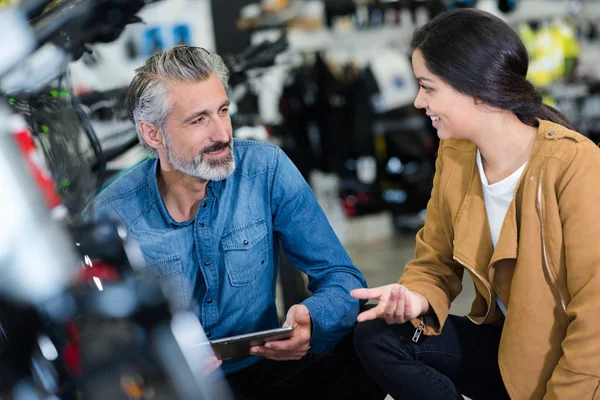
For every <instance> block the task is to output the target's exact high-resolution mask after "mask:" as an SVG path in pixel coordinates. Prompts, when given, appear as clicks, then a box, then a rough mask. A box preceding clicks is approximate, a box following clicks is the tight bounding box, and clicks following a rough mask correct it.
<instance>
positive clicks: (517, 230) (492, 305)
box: [398, 121, 600, 400]
mask: <svg viewBox="0 0 600 400" xmlns="http://www.w3.org/2000/svg"><path fill="white" fill-rule="evenodd" d="M475 156H476V147H475V145H474V144H473V143H472V142H469V141H463V140H459V141H450V140H449V141H442V143H441V145H440V150H439V154H438V160H437V164H436V167H437V171H436V175H435V178H434V185H433V186H434V187H433V191H432V194H431V200H430V201H429V204H428V206H427V221H426V223H425V226H424V228H423V229H421V231H420V232H419V233H418V234H417V245H416V250H415V259H414V260H413V261H411V262H410V263H409V264H408V265H407V266H406V269H405V272H404V274H403V275H402V277H401V278H400V280H399V281H398V282H399V283H400V284H403V285H405V286H406V287H407V288H409V289H410V290H414V291H416V292H418V293H421V294H422V295H423V296H425V298H427V299H428V301H429V303H430V306H431V308H432V310H433V312H434V314H435V317H437V318H425V321H426V323H427V325H426V327H425V331H424V333H425V334H426V335H435V334H439V332H440V331H441V329H442V328H443V325H444V321H445V320H446V318H447V316H448V310H449V308H450V303H451V301H452V300H453V299H454V298H455V297H456V296H457V295H458V294H459V293H460V291H461V290H462V283H461V281H462V275H463V272H464V270H467V271H468V272H469V273H470V275H471V277H472V278H473V282H474V284H475V291H476V298H475V300H474V302H473V305H472V308H471V311H470V313H469V315H468V317H469V318H470V319H471V321H473V322H474V323H475V324H488V323H501V322H502V318H503V316H502V312H501V311H500V310H499V309H498V307H497V305H496V302H495V297H496V295H498V296H499V297H500V299H501V300H502V301H503V303H504V304H505V305H506V306H507V308H508V312H507V315H506V319H505V320H504V325H503V330H502V339H501V342H500V349H499V353H498V358H499V364H500V370H501V373H502V377H503V380H504V384H505V385H506V388H507V390H508V393H509V394H510V396H511V398H512V399H515V400H522V399H523V400H524V399H542V398H543V399H561V400H562V399H600V149H599V148H598V146H596V145H595V144H594V143H592V142H591V141H590V140H588V139H587V138H585V137H584V136H582V135H580V134H578V133H577V132H573V131H571V130H568V129H566V128H564V127H562V126H560V125H557V124H554V123H551V122H548V121H540V126H539V129H538V136H537V138H536V141H535V144H534V148H533V150H532V154H531V156H530V158H529V161H528V163H527V165H526V167H525V170H524V171H523V175H522V177H521V180H520V181H519V183H518V185H517V188H516V191H515V198H514V199H513V202H512V203H511V205H510V207H509V209H508V211H507V213H506V219H505V220H504V225H503V226H502V231H501V233H500V237H499V239H498V243H497V246H496V249H495V251H494V250H493V248H492V242H491V237H490V230H489V226H488V221H487V216H486V209H485V204H484V200H483V193H482V187H481V180H480V177H479V173H478V170H477V165H476V159H475ZM412 322H413V324H415V326H416V324H418V323H419V321H417V320H415V321H412Z"/></svg>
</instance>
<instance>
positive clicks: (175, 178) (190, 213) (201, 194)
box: [156, 165, 208, 222]
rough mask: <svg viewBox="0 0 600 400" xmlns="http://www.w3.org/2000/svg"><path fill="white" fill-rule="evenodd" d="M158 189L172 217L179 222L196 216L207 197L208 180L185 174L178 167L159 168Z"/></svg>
mask: <svg viewBox="0 0 600 400" xmlns="http://www.w3.org/2000/svg"><path fill="white" fill-rule="evenodd" d="M156 179H157V181H158V190H159V191H160V195H161V196H162V198H163V201H164V202H165V206H166V207H167V210H168V211H169V214H170V215H171V217H173V219H174V220H176V221H177V222H183V221H187V220H189V219H191V218H194V217H195V216H196V213H197V211H198V205H199V204H200V202H202V200H203V199H204V198H206V185H207V184H208V181H204V180H200V179H198V178H193V177H191V176H188V175H185V174H183V173H182V172H180V171H178V170H176V169H169V168H163V167H162V165H161V167H160V168H159V169H158V174H157V177H156Z"/></svg>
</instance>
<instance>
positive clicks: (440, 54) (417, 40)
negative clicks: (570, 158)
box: [411, 8, 573, 129]
mask: <svg viewBox="0 0 600 400" xmlns="http://www.w3.org/2000/svg"><path fill="white" fill-rule="evenodd" d="M411 49H412V51H414V50H416V49H419V50H420V51H421V53H422V54H423V57H424V58H425V63H426V65H427V68H428V69H429V71H431V72H432V73H433V74H435V75H437V76H438V77H440V78H441V79H442V80H444V81H445V82H446V83H448V84H449V85H450V86H452V87H453V88H454V89H456V90H457V91H459V92H461V93H463V94H466V95H469V96H472V97H474V98H476V99H478V100H481V101H483V102H484V103H487V104H489V105H491V106H495V107H498V108H501V109H504V110H509V111H512V112H513V113H514V114H515V115H516V116H517V117H518V118H519V120H521V122H523V123H524V124H527V125H529V126H534V127H537V126H538V121H537V118H540V119H545V120H549V121H552V122H556V123H557V124H560V125H563V126H565V127H567V128H569V129H573V127H572V126H571V124H570V123H569V121H568V120H567V119H566V118H565V117H564V115H562V114H561V113H560V112H559V111H557V110H556V109H554V108H553V107H550V106H548V105H546V104H544V103H543V101H542V95H541V94H540V92H538V91H537V89H536V88H535V87H534V86H533V84H532V83H531V82H529V81H528V80H527V69H528V68H529V57H528V55H527V50H526V49H525V45H524V44H523V42H522V41H521V39H520V38H519V36H518V35H517V34H516V33H515V31H513V30H512V28H511V27H510V26H508V25H507V24H506V23H504V22H503V21H502V20H500V19H499V18H497V17H495V16H493V15H492V14H489V13H487V12H484V11H480V10H475V9H464V8H463V9H456V10H452V11H447V12H444V13H442V14H440V15H438V16H437V17H435V18H434V19H432V20H431V21H430V22H429V23H428V24H426V25H424V26H423V27H421V28H420V29H417V30H416V31H415V33H414V34H413V38H412V42H411Z"/></svg>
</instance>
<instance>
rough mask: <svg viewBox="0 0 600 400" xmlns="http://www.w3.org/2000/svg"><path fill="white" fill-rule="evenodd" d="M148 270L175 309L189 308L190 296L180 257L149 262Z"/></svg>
mask: <svg viewBox="0 0 600 400" xmlns="http://www.w3.org/2000/svg"><path fill="white" fill-rule="evenodd" d="M146 268H147V269H148V271H150V273H152V275H154V277H156V279H158V281H159V282H160V286H161V288H162V290H163V292H164V294H165V296H166V297H167V299H168V300H169V304H171V306H172V307H173V308H175V309H183V308H186V307H187V306H188V304H189V301H190V295H189V290H188V284H187V282H186V277H185V274H184V272H183V264H182V263H181V258H180V257H179V256H173V257H169V258H165V259H162V260H158V261H152V262H149V263H147V264H146Z"/></svg>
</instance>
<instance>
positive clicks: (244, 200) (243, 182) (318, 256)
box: [84, 139, 366, 373]
mask: <svg viewBox="0 0 600 400" xmlns="http://www.w3.org/2000/svg"><path fill="white" fill-rule="evenodd" d="M234 154H235V160H236V169H235V172H234V173H233V174H232V175H231V176H230V177H229V178H227V179H226V180H223V181H213V182H209V183H208V185H207V188H206V198H205V199H204V200H203V201H202V202H201V204H200V206H199V207H198V212H197V213H196V216H195V218H193V219H190V220H188V221H185V222H177V221H175V220H174V219H173V218H172V217H171V216H170V215H169V212H168V211H167V208H166V206H165V204H164V202H163V199H162V197H161V195H160V193H159V190H158V184H157V178H156V176H157V168H159V162H158V160H157V159H156V158H153V159H150V160H147V161H145V162H143V163H142V164H140V165H138V166H137V167H135V168H134V169H132V170H131V171H129V172H128V173H126V174H125V175H123V176H122V177H120V178H119V179H117V180H116V181H115V182H114V183H113V184H111V185H110V186H109V187H108V188H106V189H105V190H104V191H102V192H101V193H100V194H99V195H98V196H97V197H96V198H95V199H94V201H93V202H91V203H90V204H89V205H88V207H87V208H86V210H85V211H84V219H91V218H93V219H101V218H115V217H116V218H119V219H120V220H121V221H122V222H123V223H124V224H125V225H126V226H127V228H128V230H129V234H130V236H131V237H133V238H134V239H136V240H137V241H138V243H139V244H140V247H141V249H142V252H143V254H144V257H145V260H146V269H147V270H148V271H149V272H151V273H152V274H154V276H156V277H158V278H159V279H160V281H161V283H162V284H163V287H164V288H165V289H166V291H167V294H168V295H169V297H170V299H171V300H172V301H174V302H175V305H176V307H179V308H187V309H192V310H194V311H195V312H196V314H197V315H198V317H199V319H200V322H201V324H202V326H203V328H204V330H205V331H206V332H207V335H208V336H209V337H210V338H211V339H218V338H222V337H227V336H232V335H238V334H242V333H249V332H255V331H260V330H265V329H272V328H276V327H278V326H279V325H280V323H279V319H278V314H277V310H276V306H275V287H276V280H277V272H278V262H279V241H281V244H282V246H283V249H284V251H285V253H286V255H287V257H288V259H289V260H290V262H291V263H292V264H293V265H294V266H295V267H296V268H299V269H300V270H302V271H304V272H305V273H306V274H307V275H308V278H309V279H308V280H309V283H308V289H309V290H310V291H311V292H312V296H311V297H309V298H308V299H306V300H304V301H303V302H302V304H304V305H305V306H306V307H307V308H308V310H309V312H310V315H311V319H312V337H311V342H310V345H311V352H315V353H326V352H327V351H329V350H331V349H332V348H333V347H334V346H335V345H336V344H337V343H338V342H339V341H340V340H341V339H342V338H343V337H344V336H345V335H347V334H348V333H349V332H350V331H351V329H352V327H353V326H354V324H355V320H356V316H357V314H358V309H359V301H358V300H356V299H354V298H352V297H351V296H350V294H349V293H350V291H351V290H352V289H355V288H361V287H366V282H365V280H364V277H363V276H362V274H361V273H360V271H359V270H358V269H357V268H356V267H355V266H354V265H353V264H352V261H351V260H350V257H349V256H348V254H347V253H346V251H345V250H344V248H343V247H342V245H341V243H340V242H339V240H338V238H337V236H336V235H335V233H334V231H333V229H332V228H331V226H330V225H329V222H328V221H327V219H326V217H325V214H324V213H323V211H322V209H321V207H320V206H319V204H318V203H317V200H316V198H315V196H314V194H313V192H312V190H311V188H310V187H309V186H308V184H307V183H306V181H305V180H304V178H303V177H302V175H301V174H300V173H299V171H298V170H297V169H296V167H295V166H294V164H293V163H292V162H291V161H290V160H289V158H288V157H287V156H286V155H285V153H283V151H281V150H280V149H279V148H278V147H276V146H273V145H270V144H265V143H261V142H254V141H247V140H237V139H234ZM258 360H259V358H258V357H247V358H245V359H242V360H230V361H225V362H224V363H223V369H224V371H225V373H232V372H235V371H238V370H241V369H243V368H246V367H248V366H249V365H251V364H253V363H254V362H256V361H258Z"/></svg>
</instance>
